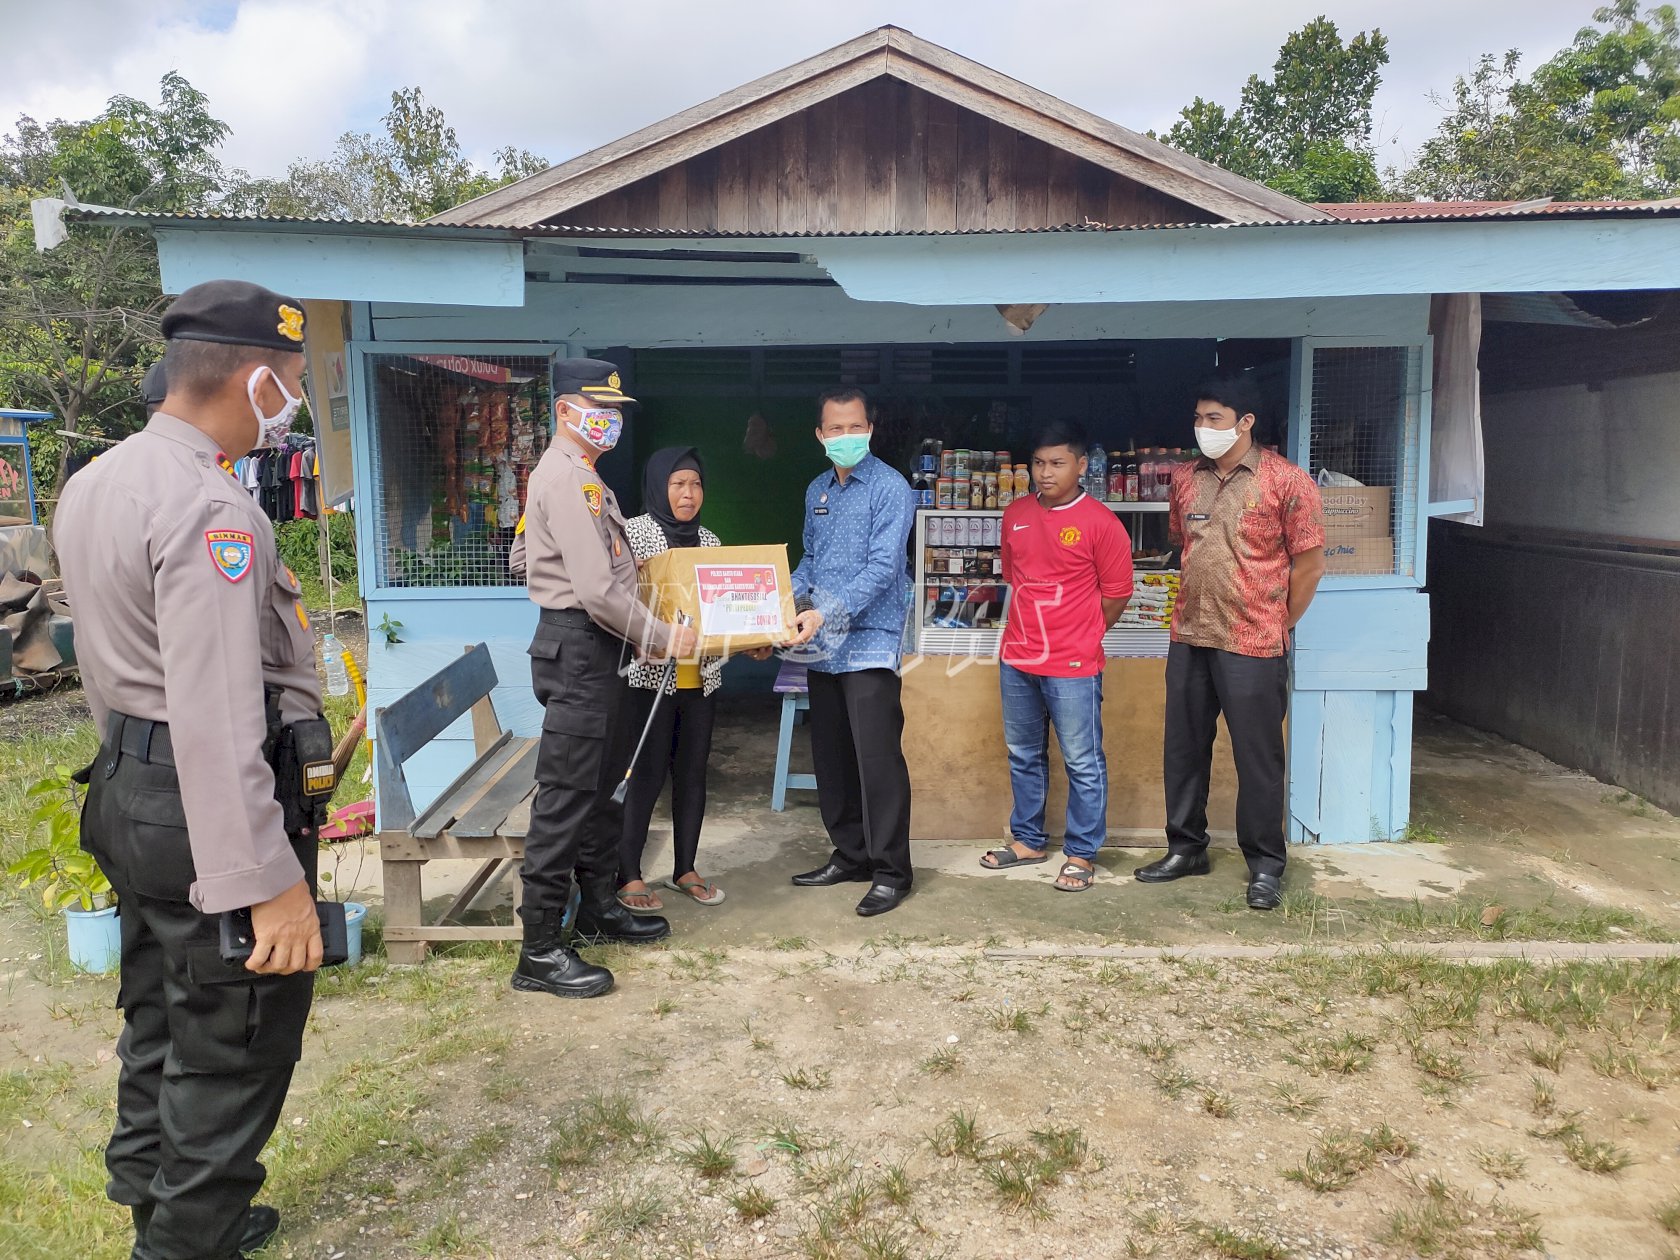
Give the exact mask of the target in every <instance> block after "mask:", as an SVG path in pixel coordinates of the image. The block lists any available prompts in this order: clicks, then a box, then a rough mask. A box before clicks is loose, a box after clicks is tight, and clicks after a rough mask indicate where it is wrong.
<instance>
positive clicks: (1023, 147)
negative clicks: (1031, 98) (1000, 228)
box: [1014, 136, 1053, 227]
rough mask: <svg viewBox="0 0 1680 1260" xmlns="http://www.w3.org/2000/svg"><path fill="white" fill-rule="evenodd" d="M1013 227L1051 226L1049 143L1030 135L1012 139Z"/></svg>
mask: <svg viewBox="0 0 1680 1260" xmlns="http://www.w3.org/2000/svg"><path fill="white" fill-rule="evenodd" d="M1014 226H1016V227H1050V226H1053V225H1052V224H1051V223H1050V146H1049V145H1046V144H1043V143H1041V142H1039V141H1037V140H1034V139H1032V138H1031V137H1029V136H1021V137H1020V138H1019V139H1018V140H1016V142H1015V224H1014Z"/></svg>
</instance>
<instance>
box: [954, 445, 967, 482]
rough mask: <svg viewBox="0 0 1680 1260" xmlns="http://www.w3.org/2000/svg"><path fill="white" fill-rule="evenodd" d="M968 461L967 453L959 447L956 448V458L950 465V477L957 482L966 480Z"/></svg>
mask: <svg viewBox="0 0 1680 1260" xmlns="http://www.w3.org/2000/svg"><path fill="white" fill-rule="evenodd" d="M968 459H969V455H968V451H966V450H965V449H964V448H962V447H960V446H959V447H957V451H956V457H955V459H954V460H953V461H952V464H951V475H952V476H953V477H955V478H956V479H957V480H958V481H967V480H968V474H969V471H970V470H969V467H968Z"/></svg>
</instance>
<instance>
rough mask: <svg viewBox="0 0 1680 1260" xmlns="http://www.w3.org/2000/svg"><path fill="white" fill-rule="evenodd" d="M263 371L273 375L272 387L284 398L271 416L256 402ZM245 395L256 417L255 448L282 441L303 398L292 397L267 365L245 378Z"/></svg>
mask: <svg viewBox="0 0 1680 1260" xmlns="http://www.w3.org/2000/svg"><path fill="white" fill-rule="evenodd" d="M264 372H267V373H268V374H269V375H270V376H273V377H274V388H276V389H278V390H279V391H280V397H282V398H284V399H285V400H286V401H285V402H283V403H281V404H280V410H279V411H277V412H275V413H274V414H273V415H272V416H265V415H263V409H262V407H261V406H260V405H259V404H258V403H257V386H258V385H260V384H261V383H262V374H263V373H264ZM245 396H246V397H247V398H249V399H250V400H251V412H252V414H253V415H255V416H256V418H257V427H258V432H257V445H256V449H257V450H259V451H261V450H272V449H274V448H276V447H278V446H280V445H281V444H282V443H284V442H285V440H286V434H288V433H290V432H291V431H292V421H294V420H296V419H297V413H298V408H299V407H301V406H303V399H301V398H294V397H292V395H291V393H290V392H289V391H288V390H287V389H286V386H285V384H284V383H283V382H282V381H281V380H280V378H279V377H278V376H275V374H274V369H273V368H269V367H260V368H257V369H256V370H255V371H253V372H252V373H251V375H250V376H249V377H248V378H247V379H246V381H245Z"/></svg>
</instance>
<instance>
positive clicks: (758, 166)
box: [746, 127, 782, 232]
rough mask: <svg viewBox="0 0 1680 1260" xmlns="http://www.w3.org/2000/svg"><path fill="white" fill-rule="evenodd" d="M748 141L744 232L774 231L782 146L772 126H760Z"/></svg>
mask: <svg viewBox="0 0 1680 1260" xmlns="http://www.w3.org/2000/svg"><path fill="white" fill-rule="evenodd" d="M746 141H747V231H749V232H774V231H775V230H776V189H777V186H778V184H780V182H781V174H782V145H781V138H780V136H779V135H778V134H777V132H776V129H775V128H774V127H760V128H759V129H758V130H757V131H755V132H753V133H752V134H751V135H749V136H747V137H746Z"/></svg>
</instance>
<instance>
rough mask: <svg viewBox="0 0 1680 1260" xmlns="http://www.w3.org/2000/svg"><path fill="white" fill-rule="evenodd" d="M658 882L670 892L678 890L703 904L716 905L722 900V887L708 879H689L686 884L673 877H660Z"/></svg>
mask: <svg viewBox="0 0 1680 1260" xmlns="http://www.w3.org/2000/svg"><path fill="white" fill-rule="evenodd" d="M659 882H660V883H661V884H663V885H664V886H665V887H666V888H669V889H670V890H671V891H672V892H680V893H681V894H682V895H683V896H685V897H687V898H689V899H690V900H691V901H697V902H699V903H700V904H701V905H703V906H716V905H721V904H722V902H723V897H724V892H723V889H721V888H719V887H718V886H717V885H716V884H714V883H713V882H712V881H711V880H709V879H691V880H689V881H688V883H686V884H679V883H677V881H676V880H674V879H662V880H660V881H659Z"/></svg>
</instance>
